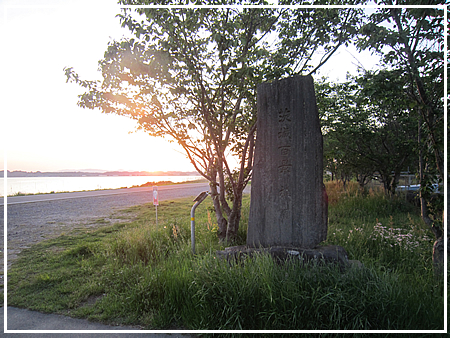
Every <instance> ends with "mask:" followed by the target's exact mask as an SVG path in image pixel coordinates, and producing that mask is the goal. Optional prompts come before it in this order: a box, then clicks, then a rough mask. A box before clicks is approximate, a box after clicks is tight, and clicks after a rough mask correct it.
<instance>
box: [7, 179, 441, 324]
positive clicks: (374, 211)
mask: <svg viewBox="0 0 450 338" xmlns="http://www.w3.org/2000/svg"><path fill="white" fill-rule="evenodd" d="M327 189H328V192H329V196H330V207H329V234H328V239H327V242H326V243H323V244H338V245H341V246H343V247H344V248H345V249H346V250H347V251H348V253H349V256H350V259H358V260H360V261H361V262H362V263H363V264H364V267H363V268H360V269H351V270H349V271H347V272H346V273H341V272H340V271H339V270H338V269H336V268H334V267H331V266H330V267H323V266H322V267H320V266H314V265H312V264H310V265H309V266H300V265H299V264H297V263H296V262H288V263H287V264H285V265H284V266H279V265H276V264H275V263H274V262H273V260H272V259H271V258H270V257H268V256H266V255H259V256H256V257H255V258H254V259H251V260H247V261H246V262H245V263H243V264H231V263H227V262H225V261H222V260H219V259H218V258H217V257H216V251H217V250H220V249H223V246H222V245H221V244H220V243H218V241H217V225H216V221H215V215H214V212H213V211H212V203H211V200H210V199H207V200H206V201H205V202H203V203H202V204H201V205H200V206H199V208H198V209H197V212H196V243H197V246H196V252H197V255H196V256H193V255H192V252H191V247H190V244H191V243H190V216H189V212H190V208H191V206H192V201H191V199H180V200H176V201H168V202H162V203H161V204H160V206H159V207H158V216H159V222H158V223H159V225H158V227H156V225H155V214H154V207H153V205H144V206H139V207H135V208H132V209H131V210H129V212H132V213H135V214H137V218H136V220H135V221H134V222H131V223H122V224H115V225H109V226H103V227H101V228H98V229H95V230H85V231H81V230H80V231H78V232H77V233H73V234H70V235H67V236H61V237H59V238H57V239H53V240H49V241H45V242H41V243H40V244H37V245H35V246H33V247H32V248H30V249H28V250H26V251H24V252H23V253H22V254H21V255H20V257H19V259H18V260H17V262H16V263H15V264H13V266H12V269H11V271H9V273H8V304H9V305H13V306H18V307H25V308H29V309H33V310H39V311H44V312H55V313H61V314H68V315H70V316H74V317H80V318H89V319H91V320H96V321H101V322H107V323H114V324H134V325H140V326H141V327H143V328H147V329H177V328H183V329H209V330H220V329H227V330H241V329H248V330H349V329H353V330H370V329H373V330H379V329H384V330H399V329H403V330H437V329H442V328H443V278H439V277H436V276H435V275H434V273H433V270H432V263H431V252H432V242H433V241H432V240H431V237H432V236H431V233H430V232H429V230H428V229H426V227H425V226H424V224H423V223H422V221H421V219H420V216H419V214H418V212H417V210H416V209H414V207H413V206H411V205H409V204H407V203H406V202H405V201H404V200H401V199H386V198H385V197H384V196H382V194H379V193H374V192H368V193H366V194H363V195H361V194H360V193H359V192H358V191H357V189H354V187H353V188H352V187H349V188H348V190H347V191H342V190H340V188H339V187H338V186H333V185H332V184H328V185H327ZM352 189H353V190H352ZM249 200H250V199H249V196H246V197H245V198H244V206H243V217H242V223H241V230H240V233H239V235H240V239H239V240H238V242H237V243H235V244H243V243H245V234H246V224H247V221H248V211H249ZM383 227H385V228H383Z"/></svg>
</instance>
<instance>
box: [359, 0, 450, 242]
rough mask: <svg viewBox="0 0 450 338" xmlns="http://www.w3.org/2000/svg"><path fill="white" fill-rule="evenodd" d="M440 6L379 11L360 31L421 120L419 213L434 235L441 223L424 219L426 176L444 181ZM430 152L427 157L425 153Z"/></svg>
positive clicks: (386, 1)
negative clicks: (396, 76) (401, 80)
mask: <svg viewBox="0 0 450 338" xmlns="http://www.w3.org/2000/svg"><path fill="white" fill-rule="evenodd" d="M377 3H379V4H383V5H405V4H407V1H404V0H398V1H393V0H381V1H378V2H377ZM420 4H421V5H434V6H436V5H444V2H443V1H436V0H429V1H421V3H420ZM443 11H444V8H443V7H441V8H426V7H420V8H398V7H395V8H381V9H379V10H377V11H376V12H375V13H373V14H372V15H370V17H369V18H368V19H369V20H368V23H367V24H366V25H365V26H364V27H363V28H362V30H361V32H362V34H363V35H362V38H361V40H360V42H359V47H360V48H361V49H365V48H369V49H371V50H373V51H375V52H379V53H381V54H382V55H383V56H384V58H383V60H384V63H385V65H386V66H388V67H390V68H392V69H394V70H395V71H396V72H398V74H400V76H401V77H402V78H404V79H405V85H404V86H403V87H402V88H401V90H402V91H403V92H404V93H406V94H407V95H408V96H409V98H410V100H411V103H410V106H411V107H414V109H415V111H416V112H417V113H418V114H419V116H420V128H419V137H420V145H421V148H420V149H421V152H420V158H419V163H421V165H420V175H419V176H420V181H421V187H422V188H421V210H422V218H423V219H424V221H425V222H426V223H427V224H429V225H430V226H432V229H433V231H434V232H435V235H436V237H440V235H442V230H441V225H439V224H437V223H435V224H432V223H433V221H432V220H431V219H430V217H429V216H428V211H427V204H428V203H429V202H430V200H429V196H430V194H429V192H430V184H431V183H433V181H434V180H433V179H432V178H430V175H434V176H435V173H437V174H439V178H440V179H441V180H443V179H444V178H445V177H444V107H443V97H444V90H443V89H444V86H443V81H444V62H443V60H444V55H443V53H444V40H443V39H444V23H443V18H444V12H443ZM430 151H431V154H432V158H430V157H428V156H427V154H428V153H430Z"/></svg>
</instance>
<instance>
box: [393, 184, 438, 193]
mask: <svg viewBox="0 0 450 338" xmlns="http://www.w3.org/2000/svg"><path fill="white" fill-rule="evenodd" d="M419 189H420V184H413V185H399V186H398V187H397V189H396V191H406V192H417V191H419ZM433 193H435V194H442V190H441V191H439V185H438V184H437V183H435V184H433Z"/></svg>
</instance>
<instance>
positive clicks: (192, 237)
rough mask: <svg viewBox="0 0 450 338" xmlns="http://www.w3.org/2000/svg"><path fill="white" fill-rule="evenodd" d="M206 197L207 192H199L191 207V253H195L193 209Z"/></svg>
mask: <svg viewBox="0 0 450 338" xmlns="http://www.w3.org/2000/svg"><path fill="white" fill-rule="evenodd" d="M206 197H208V192H207V191H203V192H201V193H200V194H199V195H198V196H197V197H196V198H195V199H194V202H195V204H194V205H193V206H192V209H191V244H192V253H193V254H194V255H195V209H197V207H198V206H199V205H200V203H202V202H203V201H204V200H205V198H206Z"/></svg>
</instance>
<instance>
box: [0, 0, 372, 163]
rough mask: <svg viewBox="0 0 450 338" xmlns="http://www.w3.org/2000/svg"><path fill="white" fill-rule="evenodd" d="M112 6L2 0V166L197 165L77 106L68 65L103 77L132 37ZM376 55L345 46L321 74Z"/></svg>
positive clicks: (106, 0)
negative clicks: (113, 49) (120, 45)
mask: <svg viewBox="0 0 450 338" xmlns="http://www.w3.org/2000/svg"><path fill="white" fill-rule="evenodd" d="M115 4H116V1H115V0H95V1H91V0H72V1H70V0H0V41H1V44H2V53H1V55H0V78H1V83H0V86H1V87H0V95H1V96H0V99H1V117H0V118H1V120H0V122H1V133H2V138H1V141H0V153H2V154H3V158H4V160H3V163H2V165H1V167H0V170H4V169H5V168H6V169H8V170H10V171H13V170H24V171H59V170H67V169H72V170H83V169H101V170H136V171H159V170H161V171H170V170H180V171H193V170H195V169H194V167H193V166H192V164H190V163H189V161H188V160H187V158H186V156H185V155H184V154H183V152H182V150H181V148H179V147H177V145H176V144H175V143H169V142H168V141H167V140H165V139H161V138H154V137H150V136H149V135H147V134H145V133H144V132H143V131H139V132H133V131H134V130H135V126H136V125H135V122H133V121H132V120H130V119H129V118H127V117H122V116H117V115H112V114H108V115H106V114H103V113H101V112H100V111H99V110H90V109H82V108H79V107H78V106H77V101H78V98H77V95H79V94H81V93H82V92H83V89H82V88H80V87H79V86H78V85H76V84H71V83H66V78H65V75H64V71H63V68H64V67H73V68H74V70H75V71H76V72H77V73H78V74H79V75H80V77H81V78H83V79H87V80H93V79H100V76H99V73H98V72H97V62H98V60H100V59H101V58H102V57H103V53H104V51H105V50H106V47H107V44H108V42H109V41H111V40H112V39H116V40H118V39H120V38H121V37H123V36H125V37H126V36H129V32H128V30H127V29H124V28H121V27H120V22H119V19H118V18H116V17H115V16H116V15H117V14H118V13H119V12H120V9H119V8H118V7H117V6H116V5H115ZM5 46H7V48H5ZM354 57H356V59H355V58H354ZM357 60H358V61H357ZM377 60H378V58H377V57H375V56H371V55H370V54H369V53H364V54H359V53H358V52H357V51H356V49H354V48H352V47H349V48H348V49H345V48H342V49H340V50H338V52H337V53H336V55H334V56H333V57H332V58H331V59H330V60H329V61H328V63H327V64H326V65H325V67H324V68H323V70H322V72H321V75H326V76H328V77H329V78H330V79H331V80H344V79H345V75H346V73H347V71H350V72H355V71H356V63H357V62H360V63H362V64H363V65H364V66H365V67H366V68H367V69H371V68H372V67H373V66H374V64H375V63H376V62H377Z"/></svg>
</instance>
